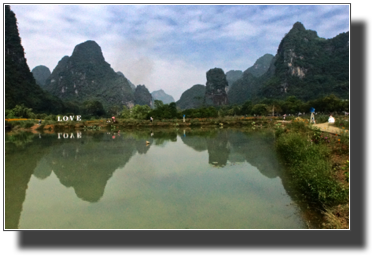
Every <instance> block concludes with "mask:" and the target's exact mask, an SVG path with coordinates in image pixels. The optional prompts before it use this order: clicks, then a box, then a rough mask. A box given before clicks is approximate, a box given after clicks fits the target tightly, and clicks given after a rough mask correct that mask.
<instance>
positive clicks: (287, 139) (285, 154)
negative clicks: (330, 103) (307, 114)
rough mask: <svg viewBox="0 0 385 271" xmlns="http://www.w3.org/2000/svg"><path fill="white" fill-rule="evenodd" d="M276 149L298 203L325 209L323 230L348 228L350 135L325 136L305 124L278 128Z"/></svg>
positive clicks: (326, 134) (327, 134) (292, 124)
mask: <svg viewBox="0 0 385 271" xmlns="http://www.w3.org/2000/svg"><path fill="white" fill-rule="evenodd" d="M276 137H277V140H276V147H277V151H278V153H279V156H280V158H281V159H282V161H283V163H284V164H285V166H286V171H287V174H288V176H289V178H288V180H289V181H288V185H287V186H288V189H289V192H290V194H291V195H292V196H293V197H294V199H295V200H297V201H300V202H305V203H306V204H308V205H309V206H312V208H316V209H319V210H322V212H323V214H324V218H325V221H324V224H323V227H324V228H348V227H349V222H348V221H349V178H348V174H349V173H348V172H349V162H348V160H349V136H348V135H347V134H342V135H336V134H329V133H322V132H321V131H319V130H315V129H312V128H309V125H308V124H307V123H305V122H293V123H291V124H287V125H286V126H277V128H276Z"/></svg>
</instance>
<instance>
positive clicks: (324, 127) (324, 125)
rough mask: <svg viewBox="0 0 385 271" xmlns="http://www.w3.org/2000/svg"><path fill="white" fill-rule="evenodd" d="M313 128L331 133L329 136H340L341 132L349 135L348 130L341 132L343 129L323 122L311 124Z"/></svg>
mask: <svg viewBox="0 0 385 271" xmlns="http://www.w3.org/2000/svg"><path fill="white" fill-rule="evenodd" d="M276 122H280V123H291V121H287V120H277V121H276ZM313 127H317V128H319V129H320V130H321V131H322V132H326V133H331V134H338V135H340V134H342V133H343V132H346V133H349V130H346V129H345V130H343V129H340V128H338V127H335V126H332V125H329V123H328V122H325V123H320V124H313Z"/></svg>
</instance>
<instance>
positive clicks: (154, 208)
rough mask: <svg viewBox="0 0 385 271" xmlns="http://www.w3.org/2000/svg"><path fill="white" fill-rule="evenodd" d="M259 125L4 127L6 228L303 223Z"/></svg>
mask: <svg viewBox="0 0 385 271" xmlns="http://www.w3.org/2000/svg"><path fill="white" fill-rule="evenodd" d="M282 172H283V170H282V168H281V165H280V163H279V161H278V158H277V154H276V152H275V150H274V136H273V133H270V132H268V131H252V130H250V131H241V130H236V129H214V128H213V129H209V130H207V129H198V128H197V129H195V130H194V129H188V130H183V129H174V130H154V131H150V130H139V131H119V132H115V133H113V132H98V131H94V132H93V131H77V132H76V131H75V132H68V133H63V132H61V133H54V134H32V133H21V134H14V135H12V134H6V136H5V228H6V229H303V228H307V225H306V223H305V219H304V214H303V213H302V212H301V209H300V208H299V207H298V206H297V205H296V204H295V203H294V202H293V201H292V199H291V197H290V196H289V195H288V193H287V192H286V190H285V187H284V184H283V182H282Z"/></svg>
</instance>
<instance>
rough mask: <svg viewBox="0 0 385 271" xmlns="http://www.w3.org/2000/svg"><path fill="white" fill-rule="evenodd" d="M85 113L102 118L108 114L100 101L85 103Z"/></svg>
mask: <svg viewBox="0 0 385 271" xmlns="http://www.w3.org/2000/svg"><path fill="white" fill-rule="evenodd" d="M83 112H84V113H85V114H86V115H90V116H97V117H101V116H103V115H105V114H106V111H105V110H104V107H103V105H102V103H101V102H99V101H86V102H84V103H83Z"/></svg>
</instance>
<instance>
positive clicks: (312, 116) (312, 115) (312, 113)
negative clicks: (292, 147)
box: [310, 112, 315, 124]
mask: <svg viewBox="0 0 385 271" xmlns="http://www.w3.org/2000/svg"><path fill="white" fill-rule="evenodd" d="M310 123H313V124H315V119H314V112H311V114H310Z"/></svg>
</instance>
